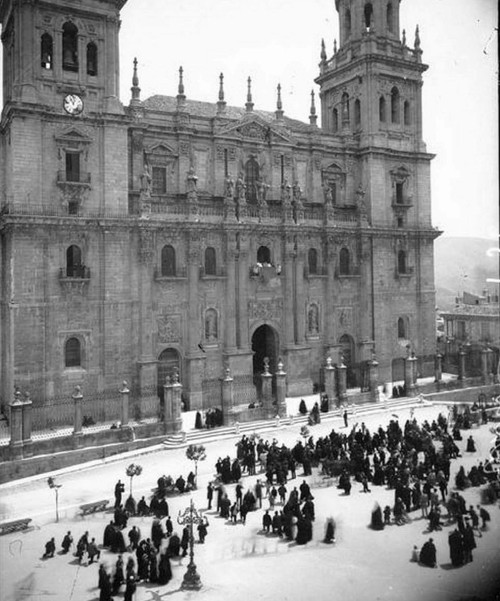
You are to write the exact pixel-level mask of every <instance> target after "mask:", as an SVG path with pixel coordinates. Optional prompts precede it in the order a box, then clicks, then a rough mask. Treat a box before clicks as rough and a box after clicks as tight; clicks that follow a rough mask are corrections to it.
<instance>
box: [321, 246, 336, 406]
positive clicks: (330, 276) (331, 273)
mask: <svg viewBox="0 0 500 601" xmlns="http://www.w3.org/2000/svg"><path fill="white" fill-rule="evenodd" d="M336 258H337V255H336V253H335V242H334V240H333V238H328V245H327V248H326V260H327V263H326V291H325V299H326V304H325V305H326V306H325V310H324V320H323V323H324V324H325V346H326V347H327V349H328V350H327V352H328V354H330V353H331V352H332V346H333V344H334V343H335V319H334V309H333V299H334V297H335V295H334V289H335V263H336ZM335 396H337V395H336V394H335Z"/></svg>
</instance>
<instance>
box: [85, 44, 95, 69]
mask: <svg viewBox="0 0 500 601" xmlns="http://www.w3.org/2000/svg"><path fill="white" fill-rule="evenodd" d="M87 75H97V46H96V45H95V44H94V42H90V44H87Z"/></svg>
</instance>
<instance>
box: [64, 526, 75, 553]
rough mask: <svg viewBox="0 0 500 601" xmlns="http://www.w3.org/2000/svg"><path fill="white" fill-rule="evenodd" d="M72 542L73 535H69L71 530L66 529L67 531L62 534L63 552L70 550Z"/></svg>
mask: <svg viewBox="0 0 500 601" xmlns="http://www.w3.org/2000/svg"><path fill="white" fill-rule="evenodd" d="M72 544H73V537H72V536H71V532H70V531H69V530H68V533H67V534H65V535H64V538H63V542H62V545H61V547H62V550H63V553H67V552H68V551H69V550H70V547H71V545H72Z"/></svg>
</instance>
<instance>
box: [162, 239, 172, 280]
mask: <svg viewBox="0 0 500 601" xmlns="http://www.w3.org/2000/svg"><path fill="white" fill-rule="evenodd" d="M175 273H176V269H175V249H174V247H173V246H170V244H167V245H165V246H164V247H163V248H162V249H161V275H162V276H175Z"/></svg>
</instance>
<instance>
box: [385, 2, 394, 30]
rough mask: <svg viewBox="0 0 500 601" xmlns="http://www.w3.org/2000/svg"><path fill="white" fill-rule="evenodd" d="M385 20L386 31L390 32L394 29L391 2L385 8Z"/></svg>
mask: <svg viewBox="0 0 500 601" xmlns="http://www.w3.org/2000/svg"><path fill="white" fill-rule="evenodd" d="M386 22H387V31H390V32H391V33H392V32H393V31H394V13H393V10H392V4H391V3H390V2H389V4H388V5H387V10H386Z"/></svg>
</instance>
